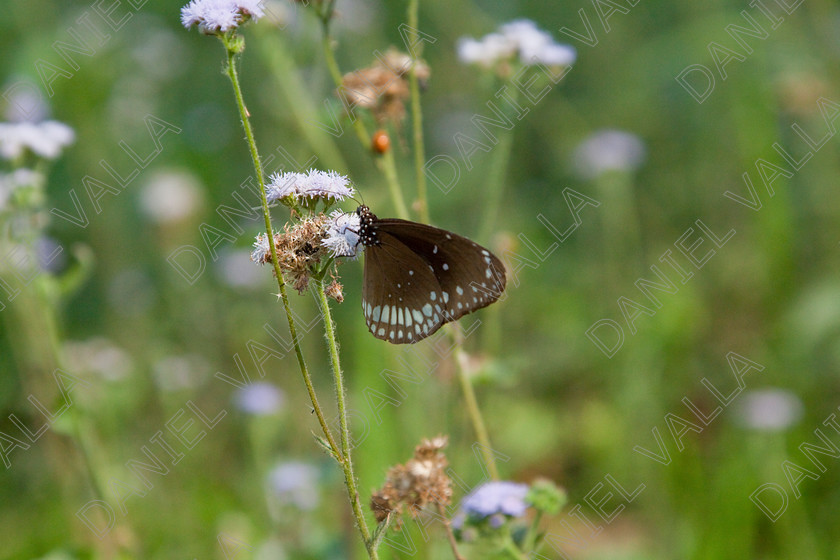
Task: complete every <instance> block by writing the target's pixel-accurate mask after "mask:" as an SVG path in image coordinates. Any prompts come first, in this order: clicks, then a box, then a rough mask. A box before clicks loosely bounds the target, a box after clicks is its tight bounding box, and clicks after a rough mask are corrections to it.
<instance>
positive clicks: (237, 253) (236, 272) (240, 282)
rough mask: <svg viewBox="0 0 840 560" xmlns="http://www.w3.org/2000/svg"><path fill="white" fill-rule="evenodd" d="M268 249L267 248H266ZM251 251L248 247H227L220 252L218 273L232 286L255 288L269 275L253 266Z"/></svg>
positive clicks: (217, 262) (217, 263) (217, 264)
mask: <svg viewBox="0 0 840 560" xmlns="http://www.w3.org/2000/svg"><path fill="white" fill-rule="evenodd" d="M266 250H267V248H266ZM251 258H252V257H251V253H250V252H249V251H248V250H247V249H227V250H222V251H221V252H220V254H219V260H218V261H216V274H217V275H218V276H219V278H220V279H221V280H222V282H224V283H225V284H227V285H228V286H231V287H232V288H253V287H255V286H259V285H261V284H262V283H263V282H265V281H266V279H267V278H268V276H266V275H265V274H263V273H261V272H260V271H259V269H257V268H256V267H254V266H251Z"/></svg>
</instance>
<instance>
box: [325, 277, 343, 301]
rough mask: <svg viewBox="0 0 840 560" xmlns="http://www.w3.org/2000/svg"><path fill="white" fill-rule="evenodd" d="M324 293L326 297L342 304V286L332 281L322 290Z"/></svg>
mask: <svg viewBox="0 0 840 560" xmlns="http://www.w3.org/2000/svg"><path fill="white" fill-rule="evenodd" d="M324 293H325V294H326V295H327V297H331V298H333V299H334V300H335V301H337V302H338V303H342V302H343V301H344V291H343V286H342V285H341V284H339V283H338V282H337V281H336V280H335V279H333V281H332V283H330V285H329V286H327V287H326V289H324Z"/></svg>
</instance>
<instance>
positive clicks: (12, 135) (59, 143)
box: [0, 121, 76, 159]
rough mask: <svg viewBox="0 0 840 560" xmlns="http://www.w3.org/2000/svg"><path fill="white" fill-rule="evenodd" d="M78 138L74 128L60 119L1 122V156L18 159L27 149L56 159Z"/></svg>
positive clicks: (38, 154) (44, 156)
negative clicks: (35, 121)
mask: <svg viewBox="0 0 840 560" xmlns="http://www.w3.org/2000/svg"><path fill="white" fill-rule="evenodd" d="M75 139H76V135H75V133H74V132H73V129H72V128H70V127H69V126H67V125H66V124H64V123H60V122H58V121H43V122H39V123H33V122H28V121H24V122H18V123H0V156H2V157H4V158H5V159H17V158H19V157H20V156H21V155H23V153H24V152H25V151H26V150H29V151H31V152H32V153H34V154H35V155H37V156H40V157H43V158H46V159H55V158H57V157H58V156H60V155H61V150H62V149H63V148H64V147H65V146H69V145H70V144H72V143H73V140H75Z"/></svg>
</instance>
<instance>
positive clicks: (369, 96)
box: [338, 49, 429, 122]
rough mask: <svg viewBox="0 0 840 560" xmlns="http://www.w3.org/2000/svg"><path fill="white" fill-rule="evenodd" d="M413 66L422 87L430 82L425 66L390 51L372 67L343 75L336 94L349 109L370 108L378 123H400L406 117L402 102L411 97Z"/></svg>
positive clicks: (407, 56) (427, 68) (406, 56)
mask: <svg viewBox="0 0 840 560" xmlns="http://www.w3.org/2000/svg"><path fill="white" fill-rule="evenodd" d="M412 66H414V68H415V73H416V74H417V77H418V79H419V80H420V82H421V84H422V85H425V82H426V80H428V79H429V67H428V66H427V65H426V63H425V62H422V61H415V60H413V59H412V58H411V57H410V56H409V55H407V54H405V53H401V52H399V51H396V50H393V49H391V50H389V51H388V52H387V53H386V54H385V56H384V57H383V58H380V59H378V60H377V61H376V63H375V64H374V65H373V66H371V67H369V68H362V69H361V70H357V71H355V72H352V73H350V74H345V75H344V77H343V78H342V80H341V86H342V87H341V88H339V91H338V95H339V96H340V97H342V98H343V99H344V101H345V102H346V103H347V105H348V106H349V107H362V108H364V109H369V110H370V111H371V112H373V114H374V116H375V117H376V119H377V121H380V122H381V121H384V120H391V121H394V122H397V121H400V120H402V119H403V118H404V117H405V103H404V101H405V100H406V99H408V97H409V94H410V90H409V86H408V72H409V70H410V69H411V68H412Z"/></svg>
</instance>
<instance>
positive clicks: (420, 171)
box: [408, 0, 430, 224]
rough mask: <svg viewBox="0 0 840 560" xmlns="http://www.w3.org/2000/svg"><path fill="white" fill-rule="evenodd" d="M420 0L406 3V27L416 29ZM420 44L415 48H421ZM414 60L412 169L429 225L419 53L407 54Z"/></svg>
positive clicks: (419, 202)
mask: <svg viewBox="0 0 840 560" xmlns="http://www.w3.org/2000/svg"><path fill="white" fill-rule="evenodd" d="M419 4H420V0H409V1H408V26H409V27H410V28H411V29H417V28H418V24H417V19H418V18H417V11H418V7H419ZM422 44H423V43H422V42H420V43H419V44H418V45H417V46H416V47H415V48H419V47H421V46H422ZM409 54H411V55H412V58H413V59H414V64H412V65H411V69H410V70H409V73H408V83H409V87H410V88H411V126H412V128H413V129H414V167H415V171H416V180H417V211H418V213H419V215H420V221H421V222H423V223H426V224H428V223H429V221H430V220H429V201H428V197H427V195H426V172H425V163H426V148H425V143H424V139H423V111H422V108H421V105H420V84H419V80H418V79H417V64H416V63H417V61H418V60H419V58H420V53H419V52H413V53H409Z"/></svg>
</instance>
